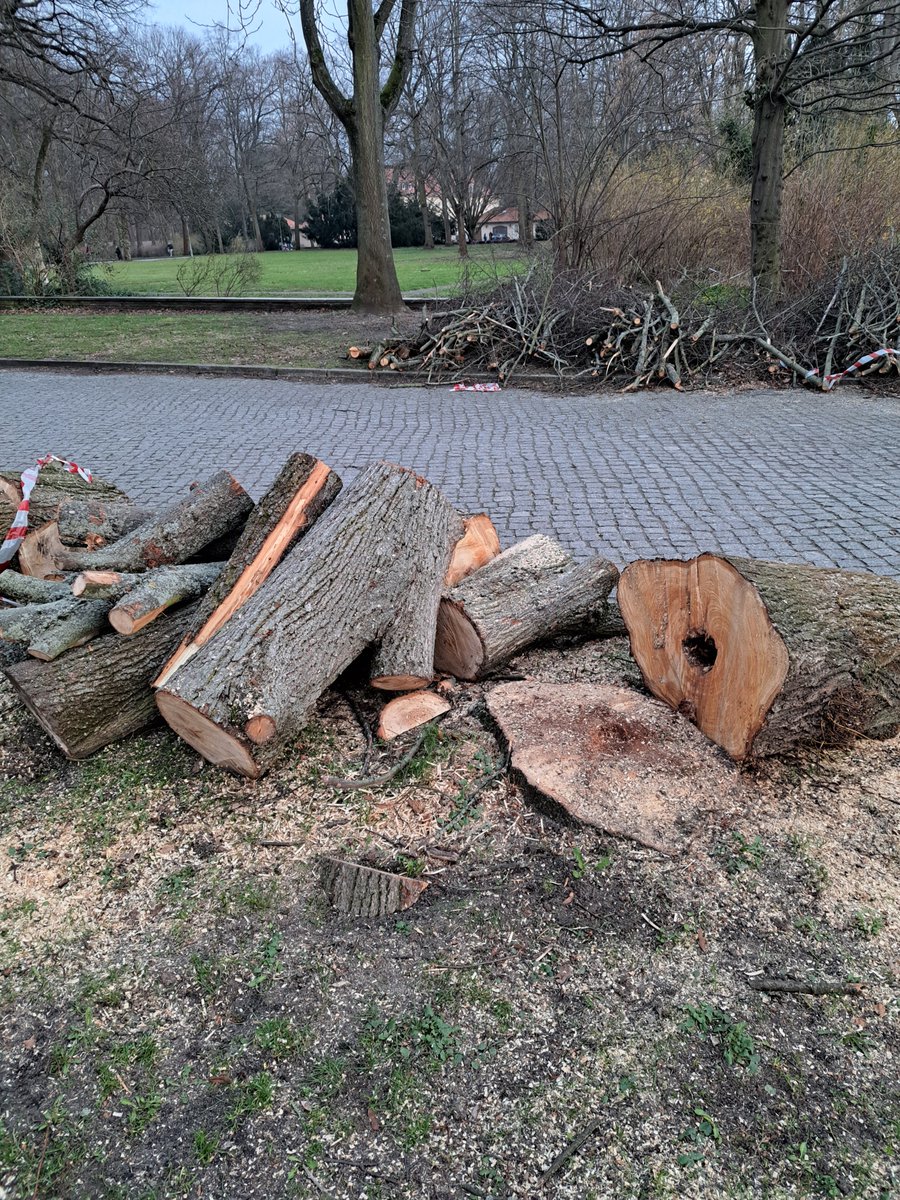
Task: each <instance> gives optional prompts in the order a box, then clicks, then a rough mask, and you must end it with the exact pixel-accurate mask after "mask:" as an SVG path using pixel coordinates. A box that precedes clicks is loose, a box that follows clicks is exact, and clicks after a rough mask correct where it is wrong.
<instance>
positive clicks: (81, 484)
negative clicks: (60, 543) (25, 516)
mask: <svg viewBox="0 0 900 1200" xmlns="http://www.w3.org/2000/svg"><path fill="white" fill-rule="evenodd" d="M21 475H22V472H21V471H0V523H2V522H3V521H6V522H7V524H8V523H9V521H11V520H12V518H13V516H14V514H15V511H16V509H17V508H18V507H19V504H20V503H21V501H22V481H21ZM70 500H91V501H95V500H101V501H110V502H113V503H121V502H123V501H124V502H125V503H126V504H127V503H128V497H127V496H126V495H125V493H124V492H123V491H121V489H120V488H117V487H116V485H115V484H114V483H107V482H106V480H104V479H99V478H98V477H97V476H96V475H95V476H94V477H93V480H92V482H91V483H88V482H87V480H86V479H82V478H81V476H80V475H73V474H71V473H70V472H69V471H66V470H65V469H64V468H63V467H61V466H60V464H59V463H53V462H51V463H48V464H47V466H46V467H42V468H41V471H40V473H39V475H38V477H37V482H36V483H35V485H34V487H33V489H32V492H31V502H30V504H29V506H28V512H29V523H30V524H32V525H43V524H46V522H47V521H55V520H56V517H57V515H58V513H59V509H60V506H61V505H62V504H64V503H67V502H68V501H70Z"/></svg>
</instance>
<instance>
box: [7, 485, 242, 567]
mask: <svg viewBox="0 0 900 1200" xmlns="http://www.w3.org/2000/svg"><path fill="white" fill-rule="evenodd" d="M252 507H253V501H252V500H251V499H250V497H249V496H248V495H247V493H246V492H245V491H244V489H243V488H242V487H241V485H240V484H239V483H238V482H237V480H236V479H235V478H234V477H233V476H232V475H230V474H229V473H228V472H227V471H220V472H219V473H218V474H217V475H213V477H212V478H211V479H209V480H207V481H206V483H204V484H198V485H197V486H195V487H193V488H192V489H191V492H190V493H189V495H188V496H187V497H186V498H185V499H184V500H179V501H177V502H176V503H174V504H170V505H169V506H168V507H167V508H164V509H162V510H160V511H159V512H158V513H156V514H155V515H154V516H153V517H151V518H150V519H149V520H147V521H145V522H144V523H143V524H142V525H139V526H138V528H137V529H134V530H132V532H131V533H129V534H127V535H126V536H125V537H123V538H120V539H119V540H118V541H116V542H113V543H112V544H111V545H108V546H104V547H103V549H102V550H96V551H94V552H93V553H89V552H87V551H73V550H71V549H69V548H68V547H67V546H64V545H63V543H62V542H61V540H60V537H59V530H58V528H57V526H56V523H55V522H53V523H51V524H49V525H45V526H44V527H43V529H41V530H35V531H34V532H33V533H31V534H29V535H28V536H27V537H26V538H25V539H24V544H23V546H22V549H21V550H20V551H19V566H20V569H21V570H22V571H23V572H24V573H25V574H27V575H37V576H39V577H40V578H44V579H45V578H47V577H48V576H50V577H52V576H53V575H55V574H58V573H60V572H63V571H100V570H107V569H108V570H113V571H148V570H150V569H151V568H153V567H161V566H166V565H169V564H172V563H183V562H185V561H187V559H189V558H193V557H195V556H196V555H197V554H199V553H200V551H202V550H203V549H204V547H206V546H209V545H210V544H211V543H213V542H215V541H216V540H217V539H218V538H221V537H223V536H225V535H226V534H228V533H230V532H232V531H233V530H234V529H236V528H241V527H242V526H243V524H244V522H245V521H246V519H247V516H248V514H249V513H250V510H251V509H252Z"/></svg>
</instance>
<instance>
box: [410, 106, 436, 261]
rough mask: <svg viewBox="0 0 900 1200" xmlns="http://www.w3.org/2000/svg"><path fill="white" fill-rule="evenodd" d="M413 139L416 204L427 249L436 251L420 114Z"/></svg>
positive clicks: (414, 124) (414, 121) (416, 118)
mask: <svg viewBox="0 0 900 1200" xmlns="http://www.w3.org/2000/svg"><path fill="white" fill-rule="evenodd" d="M412 137H413V175H414V177H415V181H416V202H417V203H418V205H419V212H420V213H421V214H422V230H423V232H424V234H425V242H424V245H425V249H426V250H433V249H434V233H433V231H432V228H431V210H430V209H429V207H428V195H427V192H426V191H425V176H424V174H423V172H422V153H421V146H422V139H421V136H420V132H419V114H418V113H414V114H413V118H412Z"/></svg>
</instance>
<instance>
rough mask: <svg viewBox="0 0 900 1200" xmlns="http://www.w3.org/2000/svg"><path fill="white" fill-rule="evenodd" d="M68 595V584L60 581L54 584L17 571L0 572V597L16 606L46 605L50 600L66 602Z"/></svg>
mask: <svg viewBox="0 0 900 1200" xmlns="http://www.w3.org/2000/svg"><path fill="white" fill-rule="evenodd" d="M70 595H71V592H70V590H69V584H68V583H65V582H64V581H62V580H60V581H59V582H54V581H52V580H50V579H35V578H34V577H33V576H31V575H22V574H20V572H18V571H10V570H6V571H0V596H5V597H6V598H7V600H15V601H16V603H17V604H47V603H49V602H50V601H51V600H66V599H67V598H68V597H69V596H70Z"/></svg>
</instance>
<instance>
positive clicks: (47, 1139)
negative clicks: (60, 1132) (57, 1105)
mask: <svg viewBox="0 0 900 1200" xmlns="http://www.w3.org/2000/svg"><path fill="white" fill-rule="evenodd" d="M49 1142H50V1125H49V1122H48V1124H47V1128H46V1129H45V1131H44V1144H43V1146H42V1147H41V1161H40V1162H39V1163H38V1168H37V1175H36V1176H35V1179H34V1191H33V1192H32V1194H31V1200H36V1197H37V1195H38V1192H39V1190H40V1186H41V1171H43V1169H44V1159H45V1158H46V1157H47V1146H48V1144H49Z"/></svg>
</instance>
